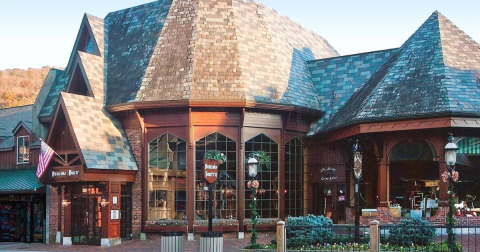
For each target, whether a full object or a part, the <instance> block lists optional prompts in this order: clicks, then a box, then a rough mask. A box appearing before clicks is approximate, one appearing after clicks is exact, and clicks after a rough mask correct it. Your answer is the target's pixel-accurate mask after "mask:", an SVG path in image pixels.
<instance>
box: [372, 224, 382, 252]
mask: <svg viewBox="0 0 480 252" xmlns="http://www.w3.org/2000/svg"><path fill="white" fill-rule="evenodd" d="M379 224H380V222H379V221H377V220H373V221H370V251H371V252H378V251H380V232H379V230H378V225H379Z"/></svg>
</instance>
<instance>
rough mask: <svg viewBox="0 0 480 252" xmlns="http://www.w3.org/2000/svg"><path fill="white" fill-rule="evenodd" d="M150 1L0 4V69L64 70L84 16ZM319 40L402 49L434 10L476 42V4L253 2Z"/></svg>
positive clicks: (460, 0)
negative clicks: (293, 22)
mask: <svg viewBox="0 0 480 252" xmlns="http://www.w3.org/2000/svg"><path fill="white" fill-rule="evenodd" d="M147 2H151V1H149V0H128V1H126V0H95V1H94V0H82V1H66V0H42V1H39V0H17V1H12V0H1V1H0V70H4V69H12V68H22V69H26V68H28V67H34V68H39V67H42V66H47V65H48V66H54V67H65V65H66V64H67V61H68V58H69V56H70V53H71V50H72V47H73V43H74V42H75V38H76V36H77V32H78V29H79V27H80V23H81V20H82V17H83V14H84V13H89V14H92V15H94V16H97V17H100V18H104V17H105V16H106V15H107V14H108V13H109V12H112V11H117V10H120V9H125V8H129V7H132V6H136V5H140V4H144V3H147ZM257 2H260V3H262V4H264V5H266V6H267V7H269V8H272V9H275V10H276V11H277V12H279V13H280V14H282V15H284V16H288V17H289V18H290V19H292V20H293V21H295V22H297V23H299V24H300V25H302V26H303V27H306V28H308V29H310V30H312V31H314V32H316V33H317V34H319V35H320V36H322V37H324V38H325V39H326V40H327V41H328V42H329V43H330V44H331V45H332V46H333V47H334V48H335V49H336V50H337V51H338V52H339V53H340V54H341V55H348V54H354V53H361V52H367V51H376V50H382V49H388V48H395V47H399V46H401V45H402V43H403V42H404V41H405V40H407V39H408V37H409V36H410V35H412V34H413V32H415V30H416V29H417V28H418V27H419V26H420V25H422V23H423V22H424V21H425V20H426V19H427V18H428V17H429V16H430V15H431V14H432V13H433V12H434V11H435V10H438V11H440V12H441V13H442V14H443V15H445V16H446V17H447V18H448V19H450V20H451V21H452V22H453V23H454V24H456V25H457V26H458V27H459V28H460V29H462V30H463V31H464V32H466V33H467V34H468V35H469V36H470V37H472V38H473V39H474V40H475V41H476V42H477V43H480V1H479V0H456V1H453V0H401V1H399V0H397V1H389V0H337V1H332V0H329V1H326V0H295V1H286V0H257Z"/></svg>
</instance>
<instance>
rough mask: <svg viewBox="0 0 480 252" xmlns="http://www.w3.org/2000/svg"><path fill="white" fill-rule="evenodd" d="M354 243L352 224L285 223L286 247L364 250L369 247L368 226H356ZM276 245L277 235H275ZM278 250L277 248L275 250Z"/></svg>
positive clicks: (291, 248)
mask: <svg viewBox="0 0 480 252" xmlns="http://www.w3.org/2000/svg"><path fill="white" fill-rule="evenodd" d="M358 233H359V242H358V243H355V226H354V225H333V226H330V227H325V226H289V225H285V241H286V249H287V251H290V250H308V251H366V250H368V249H369V245H368V244H369V242H370V227H369V226H360V227H359V228H358ZM277 245H278V237H277ZM277 251H278V250H277Z"/></svg>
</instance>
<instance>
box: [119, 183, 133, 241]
mask: <svg viewBox="0 0 480 252" xmlns="http://www.w3.org/2000/svg"><path fill="white" fill-rule="evenodd" d="M120 237H121V238H122V239H131V238H132V184H131V183H128V184H122V195H121V202H120Z"/></svg>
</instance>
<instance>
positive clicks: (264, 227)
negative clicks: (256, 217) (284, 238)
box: [244, 224, 277, 232]
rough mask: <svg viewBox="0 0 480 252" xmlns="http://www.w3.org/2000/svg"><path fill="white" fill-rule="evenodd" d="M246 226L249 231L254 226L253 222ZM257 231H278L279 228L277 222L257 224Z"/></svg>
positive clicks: (246, 230)
mask: <svg viewBox="0 0 480 252" xmlns="http://www.w3.org/2000/svg"><path fill="white" fill-rule="evenodd" d="M244 227H245V232H249V231H250V229H251V228H252V224H247V225H245V226H244ZM255 230H256V231H276V230H277V224H257V226H256V227H255Z"/></svg>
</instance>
